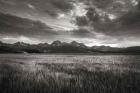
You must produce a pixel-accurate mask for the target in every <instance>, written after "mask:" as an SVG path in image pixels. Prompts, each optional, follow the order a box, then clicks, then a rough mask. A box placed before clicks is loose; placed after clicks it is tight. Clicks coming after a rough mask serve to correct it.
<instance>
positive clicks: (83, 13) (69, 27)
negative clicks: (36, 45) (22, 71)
mask: <svg viewBox="0 0 140 93" xmlns="http://www.w3.org/2000/svg"><path fill="white" fill-rule="evenodd" d="M139 9H140V1H139V0H0V12H1V14H0V35H1V36H0V38H1V39H2V38H4V37H5V38H4V39H5V40H7V41H8V39H7V37H12V38H14V37H19V38H20V37H22V38H20V39H21V41H22V39H23V37H27V38H29V39H32V41H33V40H37V41H38V42H39V41H40V42H47V41H48V42H51V41H53V40H61V41H67V42H70V41H72V40H77V41H80V42H83V43H85V44H87V45H95V44H98V45H110V44H112V45H114V46H125V45H128V46H133V45H140V43H139V40H140V38H139V36H140V31H139V29H140V11H139ZM24 39H25V38H24ZM14 40H15V39H13V42H14ZM26 41H28V40H27V39H26ZM29 41H30V40H29ZM128 41H129V42H128ZM9 42H11V41H9ZM123 42H125V45H123Z"/></svg>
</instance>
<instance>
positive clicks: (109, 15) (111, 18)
mask: <svg viewBox="0 0 140 93" xmlns="http://www.w3.org/2000/svg"><path fill="white" fill-rule="evenodd" d="M108 17H109V19H110V20H114V19H116V18H117V17H116V16H115V15H113V14H108Z"/></svg>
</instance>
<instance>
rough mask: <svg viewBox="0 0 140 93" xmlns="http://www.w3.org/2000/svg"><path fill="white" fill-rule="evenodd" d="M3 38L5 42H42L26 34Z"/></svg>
mask: <svg viewBox="0 0 140 93" xmlns="http://www.w3.org/2000/svg"><path fill="white" fill-rule="evenodd" d="M2 40H3V41H5V42H11V43H15V42H25V43H31V44H37V43H39V42H40V41H39V40H36V39H33V38H28V37H25V36H19V37H11V36H6V37H3V38H2Z"/></svg>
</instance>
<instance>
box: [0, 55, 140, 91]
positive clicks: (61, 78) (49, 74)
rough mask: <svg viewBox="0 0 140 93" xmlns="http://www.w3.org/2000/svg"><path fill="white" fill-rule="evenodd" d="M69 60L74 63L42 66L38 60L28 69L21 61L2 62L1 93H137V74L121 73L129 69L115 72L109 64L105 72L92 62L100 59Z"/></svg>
mask: <svg viewBox="0 0 140 93" xmlns="http://www.w3.org/2000/svg"><path fill="white" fill-rule="evenodd" d="M60 59H61V58H56V59H55V57H53V58H52V59H46V60H50V61H51V60H54V61H60ZM68 59H70V58H68ZM8 60H9V61H8ZM64 60H65V61H66V59H65V58H64ZM64 60H63V59H61V61H64ZM70 60H73V61H74V62H71V63H70V62H68V63H63V62H52V63H51V62H46V63H45V62H40V61H39V59H37V60H36V61H38V62H36V63H34V65H32V66H29V65H31V64H28V63H26V62H22V60H20V61H21V62H20V61H19V60H18V59H17V60H15V62H13V61H12V62H11V63H10V59H5V60H4V61H5V62H1V63H0V93H140V73H139V72H138V71H136V70H132V69H131V68H129V69H121V67H124V66H125V67H131V66H127V65H124V64H119V65H117V66H119V67H120V69H119V68H117V69H114V68H113V67H115V66H116V65H115V66H114V64H110V65H109V67H110V66H112V68H111V69H106V68H104V65H103V66H102V64H97V61H96V62H95V63H94V62H92V61H95V60H102V59H98V58H94V59H93V58H88V59H87V60H90V61H88V63H87V62H86V63H85V61H87V60H85V59H83V60H80V59H79V60H78V58H75V57H72V59H70ZM113 60H114V61H115V59H113ZM120 60H124V59H123V58H122V59H120ZM16 61H19V63H18V62H16ZM30 61H31V60H30ZM133 61H135V60H133ZM105 64H106V63H105ZM29 68H30V69H32V68H33V69H34V70H30V69H29ZM94 68H96V69H94ZM137 69H138V68H137ZM122 70H123V71H122Z"/></svg>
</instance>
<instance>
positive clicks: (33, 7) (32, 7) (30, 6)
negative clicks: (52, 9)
mask: <svg viewBox="0 0 140 93" xmlns="http://www.w3.org/2000/svg"><path fill="white" fill-rule="evenodd" d="M27 6H28V7H29V8H31V9H35V6H33V5H31V4H27Z"/></svg>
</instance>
